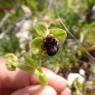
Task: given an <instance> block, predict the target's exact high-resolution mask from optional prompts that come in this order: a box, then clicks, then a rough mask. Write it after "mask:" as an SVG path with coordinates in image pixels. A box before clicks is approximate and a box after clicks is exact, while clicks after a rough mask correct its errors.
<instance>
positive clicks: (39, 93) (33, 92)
mask: <svg viewBox="0 0 95 95" xmlns="http://www.w3.org/2000/svg"><path fill="white" fill-rule="evenodd" d="M11 95H57V93H56V91H55V90H54V89H53V88H52V87H50V86H41V85H35V86H28V87H26V88H23V89H21V90H18V91H16V92H14V93H12V94H11Z"/></svg>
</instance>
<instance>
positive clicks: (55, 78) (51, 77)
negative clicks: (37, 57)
mask: <svg viewBox="0 0 95 95" xmlns="http://www.w3.org/2000/svg"><path fill="white" fill-rule="evenodd" d="M43 71H44V73H45V75H46V76H47V78H48V83H49V85H50V86H52V87H53V88H54V89H55V90H56V91H57V93H60V92H61V91H62V90H64V89H65V87H66V86H67V81H66V80H65V79H64V78H63V77H61V76H59V75H57V74H56V73H54V72H52V71H51V70H49V69H46V68H43Z"/></svg>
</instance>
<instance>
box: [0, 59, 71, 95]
mask: <svg viewBox="0 0 95 95" xmlns="http://www.w3.org/2000/svg"><path fill="white" fill-rule="evenodd" d="M5 64H6V62H5V60H4V59H3V58H0V95H70V90H69V89H68V88H67V87H66V85H67V83H66V80H65V79H64V78H62V77H61V76H59V75H57V74H55V73H54V72H52V71H50V70H48V69H45V68H43V72H44V73H45V75H46V76H47V78H48V85H46V86H43V85H40V84H39V82H38V80H37V79H36V78H35V77H34V76H33V75H32V74H31V73H27V72H25V71H22V70H20V69H16V70H15V71H9V70H7V68H6V66H5Z"/></svg>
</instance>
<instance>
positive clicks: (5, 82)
mask: <svg viewBox="0 0 95 95" xmlns="http://www.w3.org/2000/svg"><path fill="white" fill-rule="evenodd" d="M5 64H6V61H5V60H4V59H3V58H0V87H1V88H4V89H5V88H6V89H7V88H12V89H19V88H22V87H25V86H27V85H29V84H30V83H29V74H28V73H27V72H24V71H22V70H19V69H16V70H15V71H9V70H7V68H6V65H5Z"/></svg>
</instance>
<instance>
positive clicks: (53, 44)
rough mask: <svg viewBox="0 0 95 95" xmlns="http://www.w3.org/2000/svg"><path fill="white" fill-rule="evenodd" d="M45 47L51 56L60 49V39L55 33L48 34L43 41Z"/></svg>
mask: <svg viewBox="0 0 95 95" xmlns="http://www.w3.org/2000/svg"><path fill="white" fill-rule="evenodd" d="M43 48H44V50H46V52H47V54H48V55H49V56H53V55H55V54H56V53H57V52H58V50H59V45H58V40H57V39H56V38H54V36H53V35H50V34H49V35H47V37H46V38H45V40H44V41H43Z"/></svg>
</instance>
